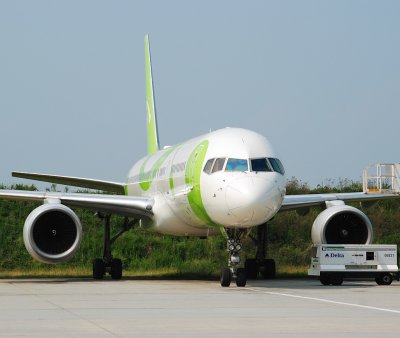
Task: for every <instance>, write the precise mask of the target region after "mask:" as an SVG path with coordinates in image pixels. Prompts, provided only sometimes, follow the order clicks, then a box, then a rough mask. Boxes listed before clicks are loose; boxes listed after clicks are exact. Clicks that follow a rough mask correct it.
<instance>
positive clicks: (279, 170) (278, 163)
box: [268, 158, 285, 175]
mask: <svg viewBox="0 0 400 338" xmlns="http://www.w3.org/2000/svg"><path fill="white" fill-rule="evenodd" d="M268 160H269V163H271V166H272V168H273V169H274V171H276V172H277V173H280V174H281V175H284V174H285V169H284V168H283V165H282V162H281V161H279V160H278V159H277V158H268Z"/></svg>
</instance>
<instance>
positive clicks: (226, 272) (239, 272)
mask: <svg viewBox="0 0 400 338" xmlns="http://www.w3.org/2000/svg"><path fill="white" fill-rule="evenodd" d="M226 233H227V235H228V240H227V251H228V252H229V259H228V267H227V268H223V269H222V272H221V286H223V287H228V286H230V285H231V281H232V278H233V279H235V281H236V285H237V286H239V287H243V286H245V285H246V272H245V270H244V269H243V268H238V267H237V266H238V265H239V263H240V255H239V252H240V250H241V249H242V243H241V237H242V235H243V233H244V231H243V230H240V229H227V230H226Z"/></svg>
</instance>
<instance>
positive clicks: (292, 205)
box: [280, 192, 400, 211]
mask: <svg viewBox="0 0 400 338" xmlns="http://www.w3.org/2000/svg"><path fill="white" fill-rule="evenodd" d="M389 198H400V194H366V193H363V192H351V193H337V194H309V195H287V196H285V198H284V200H283V203H282V207H281V209H280V211H286V210H296V209H303V208H309V207H316V206H326V202H330V201H344V202H374V201H379V200H384V199H389Z"/></svg>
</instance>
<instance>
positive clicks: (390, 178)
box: [363, 163, 400, 194]
mask: <svg viewBox="0 0 400 338" xmlns="http://www.w3.org/2000/svg"><path fill="white" fill-rule="evenodd" d="M363 191H364V193H366V194H372V193H392V194H398V193H400V163H375V164H370V165H369V166H367V167H366V168H365V169H364V172H363Z"/></svg>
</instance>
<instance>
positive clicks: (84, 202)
mask: <svg viewBox="0 0 400 338" xmlns="http://www.w3.org/2000/svg"><path fill="white" fill-rule="evenodd" d="M0 199H11V200H22V201H37V202H48V203H52V202H55V203H62V204H64V205H66V206H70V207H79V208H86V209H90V210H94V211H99V212H103V213H107V214H118V215H122V216H129V217H135V218H143V217H148V218H151V217H152V216H153V211H152V210H153V204H154V200H153V199H151V198H146V197H136V196H117V195H104V194H79V193H59V192H41V191H24V190H0Z"/></svg>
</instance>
